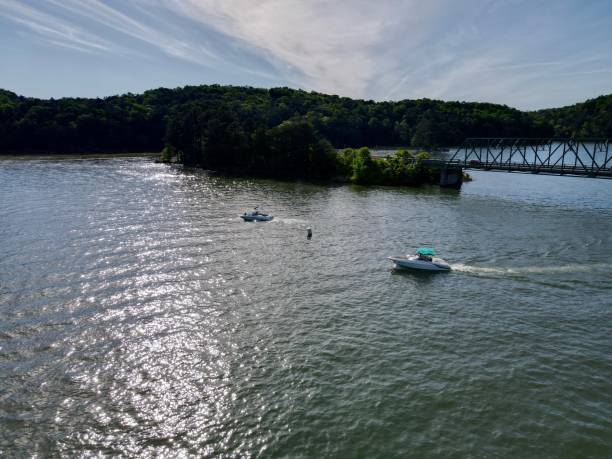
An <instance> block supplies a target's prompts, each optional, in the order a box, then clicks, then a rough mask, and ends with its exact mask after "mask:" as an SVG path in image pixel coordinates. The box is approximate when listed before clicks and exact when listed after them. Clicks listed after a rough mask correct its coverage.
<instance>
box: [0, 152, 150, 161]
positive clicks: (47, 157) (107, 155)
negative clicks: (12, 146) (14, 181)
mask: <svg viewBox="0 0 612 459" xmlns="http://www.w3.org/2000/svg"><path fill="white" fill-rule="evenodd" d="M160 154H161V153H153V152H141V153H74V154H72V153H62V154H57V155H54V154H46V155H45V154H24V153H16V154H2V155H0V161H3V160H13V161H15V160H23V161H27V160H50V159H53V160H61V159H71V160H75V159H113V158H157V157H159V156H160Z"/></svg>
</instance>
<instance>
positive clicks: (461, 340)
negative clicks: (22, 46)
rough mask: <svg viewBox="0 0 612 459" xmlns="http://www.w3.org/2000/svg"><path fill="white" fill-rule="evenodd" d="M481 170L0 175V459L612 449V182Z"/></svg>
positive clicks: (602, 453) (21, 167)
mask: <svg viewBox="0 0 612 459" xmlns="http://www.w3.org/2000/svg"><path fill="white" fill-rule="evenodd" d="M472 175H473V176H474V179H475V180H474V181H473V182H470V183H466V184H465V185H464V187H463V189H462V190H461V191H455V190H441V189H439V188H437V187H431V188H421V189H409V188H384V187H372V188H360V187H353V186H328V185H317V184H308V183H284V182H276V181H268V180H254V179H240V178H224V177H218V176H208V175H207V174H206V173H205V172H202V171H194V170H182V169H180V168H179V167H176V166H168V165H162V164H154V163H153V162H152V161H150V160H147V159H142V158H140V159H125V158H122V159H110V160H109V159H107V160H78V161H77V160H74V161H72V160H65V161H35V160H33V161H2V162H0V456H4V457H14V456H36V455H38V456H41V457H42V456H59V455H64V456H84V457H87V456H96V455H105V454H108V455H125V456H160V455H165V456H171V457H173V456H181V457H182V456H190V455H193V456H223V457H356V456H357V457H381V458H388V457H415V458H428V457H457V458H459V457H508V458H516V457H521V458H527V457H537V458H545V457H568V458H570V457H572V458H573V457H611V456H612V258H611V256H612V181H607V180H599V179H587V178H572V177H551V176H532V175H521V174H508V173H496V172H474V173H473V174H472ZM258 204H259V205H261V206H262V210H265V211H269V212H271V213H273V214H274V215H275V216H276V218H275V219H274V221H272V222H270V223H244V222H242V221H241V220H240V219H239V218H238V215H239V214H240V213H242V212H243V211H244V210H248V209H250V208H252V207H253V206H255V205H258ZM308 226H311V227H312V228H313V233H314V236H313V238H312V240H307V239H306V227H308ZM418 246H433V247H435V248H436V249H437V250H438V251H439V253H440V255H441V256H442V257H443V258H445V259H446V260H447V261H448V262H449V263H450V264H451V265H452V266H453V268H454V269H453V271H452V272H450V273H442V274H436V275H428V274H415V273H408V272H394V271H393V270H392V269H391V264H390V262H389V261H388V260H387V259H386V257H387V256H389V255H396V254H402V253H405V252H408V251H411V250H413V249H414V248H415V247H418Z"/></svg>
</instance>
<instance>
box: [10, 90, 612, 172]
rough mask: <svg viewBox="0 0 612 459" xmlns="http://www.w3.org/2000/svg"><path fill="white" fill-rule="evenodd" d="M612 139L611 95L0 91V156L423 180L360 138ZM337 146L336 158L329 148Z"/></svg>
mask: <svg viewBox="0 0 612 459" xmlns="http://www.w3.org/2000/svg"><path fill="white" fill-rule="evenodd" d="M551 136H558V137H608V138H609V137H612V94H611V95H607V96H600V97H597V98H595V99H591V100H588V101H586V102H584V103H580V104H576V105H572V106H568V107H562V108H556V109H547V110H539V111H532V112H524V111H520V110H517V109H514V108H511V107H508V106H505V105H496V104H489V103H475V102H444V101H439V100H430V99H419V100H402V101H398V102H375V101H372V100H354V99H350V98H347V97H339V96H333V95H325V94H321V93H316V92H307V91H302V90H295V89H289V88H272V89H258V88H251V87H236V86H220V85H204V86H186V87H183V88H177V89H166V88H159V89H154V90H150V91H146V92H144V93H142V94H124V95H120V96H112V97H106V98H97V99H87V98H62V99H36V98H29V97H23V96H18V95H16V94H14V93H12V92H9V91H5V90H0V153H4V154H11V153H19V154H23V153H45V154H49V153H58V154H66V153H80V152H142V151H160V150H163V154H164V156H165V157H166V158H170V157H175V158H178V160H179V161H180V162H182V163H183V164H185V165H188V166H200V167H205V168H209V169H216V170H227V171H231V172H240V173H244V174H253V175H264V176H271V177H283V178H298V177H303V178H319V177H321V178H323V177H331V176H341V177H344V178H346V179H348V180H350V181H353V182H356V183H386V184H417V183H421V182H423V181H425V182H426V181H428V174H427V172H426V171H424V169H423V168H422V167H421V166H420V161H419V159H420V157H421V156H419V155H418V154H417V155H416V156H415V155H413V154H412V153H408V152H406V151H400V152H398V153H397V154H396V155H395V156H393V157H391V158H388V159H386V160H384V161H380V160H374V159H372V158H371V156H370V154H369V151H368V150H367V149H363V148H362V149H356V148H358V147H361V146H363V145H368V146H376V145H384V146H390V147H391V146H404V147H407V146H412V147H418V148H424V149H428V148H433V147H445V146H454V145H459V144H461V143H462V142H463V140H464V139H465V138H468V137H532V138H539V137H551ZM339 148H346V150H343V151H342V152H340V153H336V149H339Z"/></svg>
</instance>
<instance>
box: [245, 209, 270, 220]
mask: <svg viewBox="0 0 612 459" xmlns="http://www.w3.org/2000/svg"><path fill="white" fill-rule="evenodd" d="M240 218H242V219H243V220H244V221H245V222H269V221H270V220H272V219H273V218H274V217H273V216H272V215H268V214H264V213H262V212H259V211H258V210H257V207H255V210H253V211H251V212H245V213H243V214H242V215H241V216H240Z"/></svg>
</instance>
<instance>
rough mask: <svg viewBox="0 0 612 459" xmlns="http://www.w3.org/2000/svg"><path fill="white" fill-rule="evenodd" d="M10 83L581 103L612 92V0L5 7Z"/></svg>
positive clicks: (0, 39) (111, 0)
mask: <svg viewBox="0 0 612 459" xmlns="http://www.w3.org/2000/svg"><path fill="white" fill-rule="evenodd" d="M0 53H1V56H2V59H1V60H0V66H1V67H0V87H1V88H5V89H9V90H11V91H15V92H17V93H19V94H23V95H27V96H35V97H62V96H86V97H92V96H107V95H112V94H121V93H125V92H141V91H143V90H146V89H151V88H156V87H159V86H165V87H177V86H184V85H187V84H207V83H220V84H234V85H250V86H261V87H273V86H290V87H295V88H303V89H308V90H316V91H321V92H325V93H333V94H340V95H344V96H349V97H357V98H365V99H375V100H400V99H406V98H409V99H415V98H422V97H429V98H435V99H444V100H466V101H486V102H494V103H503V104H507V105H510V106H514V107H517V108H520V109H538V108H547V107H555V106H562V105H568V104H572V103H575V102H579V101H583V100H585V99H588V98H592V97H595V96H598V95H601V94H608V93H612V1H610V0H582V1H574V0H554V1H553V0H549V1H544V0H542V1H538V0H531V1H523V0H461V1H460V0H429V1H425V0H403V1H402V0H377V1H373V0H345V1H341V0H121V1H115V0H107V1H102V0H23V1H18V0H0Z"/></svg>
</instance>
